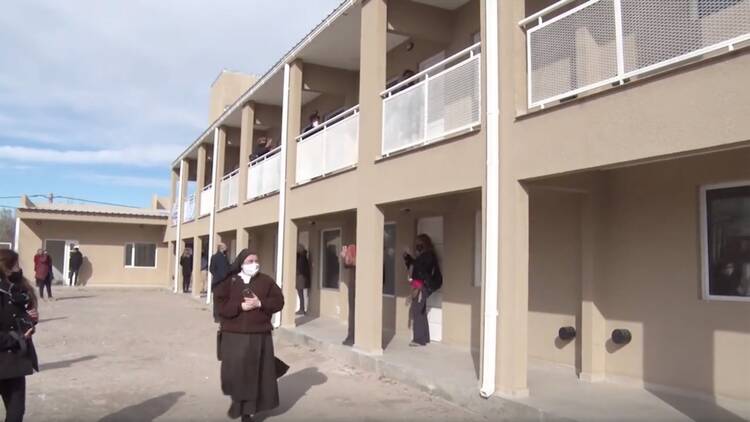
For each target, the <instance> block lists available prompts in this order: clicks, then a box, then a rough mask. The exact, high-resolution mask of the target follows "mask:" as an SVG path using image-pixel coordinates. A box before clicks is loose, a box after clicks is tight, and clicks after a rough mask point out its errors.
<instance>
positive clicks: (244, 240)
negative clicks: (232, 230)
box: [211, 228, 250, 255]
mask: <svg viewBox="0 0 750 422" xmlns="http://www.w3.org/2000/svg"><path fill="white" fill-rule="evenodd" d="M249 243H250V234H249V233H248V232H247V230H246V229H244V228H239V229H237V251H236V253H237V254H238V255H239V253H240V251H241V250H243V249H245V248H247V247H249ZM214 249H215V248H214ZM213 252H216V251H212V252H211V253H213Z"/></svg>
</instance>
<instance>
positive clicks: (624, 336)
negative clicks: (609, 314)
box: [612, 328, 633, 345]
mask: <svg viewBox="0 0 750 422" xmlns="http://www.w3.org/2000/svg"><path fill="white" fill-rule="evenodd" d="M632 339H633V336H632V335H631V334H630V330H628V329H625V328H618V329H616V330H613V331H612V342H613V343H614V344H618V345H624V344H628V343H630V340H632Z"/></svg>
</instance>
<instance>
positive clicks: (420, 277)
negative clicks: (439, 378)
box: [404, 234, 443, 347]
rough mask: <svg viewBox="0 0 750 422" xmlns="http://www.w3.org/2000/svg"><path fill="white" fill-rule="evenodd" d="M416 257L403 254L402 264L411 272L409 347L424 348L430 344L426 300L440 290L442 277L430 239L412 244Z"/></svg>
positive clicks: (406, 253)
mask: <svg viewBox="0 0 750 422" xmlns="http://www.w3.org/2000/svg"><path fill="white" fill-rule="evenodd" d="M414 249H415V250H416V252H417V256H416V257H413V256H411V254H409V252H404V263H405V264H406V267H407V268H408V269H410V270H411V277H410V278H409V282H410V285H411V288H412V294H411V306H410V308H409V313H410V314H411V318H412V331H413V338H412V341H411V343H409V346H412V347H416V346H425V345H427V343H429V342H430V325H429V324H428V322H427V298H428V297H429V296H430V295H431V294H432V293H433V292H435V291H437V290H438V289H440V287H441V286H442V284H443V275H442V273H441V272H440V265H439V264H438V258H437V255H436V254H435V247H434V246H433V244H432V239H430V236H427V235H426V234H420V235H419V236H417V241H416V242H415V244H414Z"/></svg>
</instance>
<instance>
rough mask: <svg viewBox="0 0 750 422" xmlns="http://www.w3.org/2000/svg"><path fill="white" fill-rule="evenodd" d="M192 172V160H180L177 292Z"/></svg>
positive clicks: (175, 266)
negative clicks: (189, 176) (186, 201)
mask: <svg viewBox="0 0 750 422" xmlns="http://www.w3.org/2000/svg"><path fill="white" fill-rule="evenodd" d="M189 174H190V162H189V161H188V160H187V159H183V160H182V161H180V183H179V185H178V186H179V188H178V192H177V228H176V230H175V248H176V250H175V256H176V259H175V263H174V280H173V281H174V286H173V290H174V292H175V293H177V292H179V291H180V274H181V273H182V272H181V271H180V255H182V251H184V250H185V244H184V242H183V241H182V220H183V219H184V210H185V206H184V204H185V198H186V197H187V182H188V181H187V179H188V175H189Z"/></svg>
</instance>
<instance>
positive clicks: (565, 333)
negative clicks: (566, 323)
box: [557, 327, 576, 341]
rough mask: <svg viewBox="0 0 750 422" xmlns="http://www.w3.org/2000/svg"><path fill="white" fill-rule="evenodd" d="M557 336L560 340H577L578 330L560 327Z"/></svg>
mask: <svg viewBox="0 0 750 422" xmlns="http://www.w3.org/2000/svg"><path fill="white" fill-rule="evenodd" d="M557 335H558V336H559V337H560V340H565V341H568V340H573V339H574V338H576V329H575V327H560V330H558V332H557Z"/></svg>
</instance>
